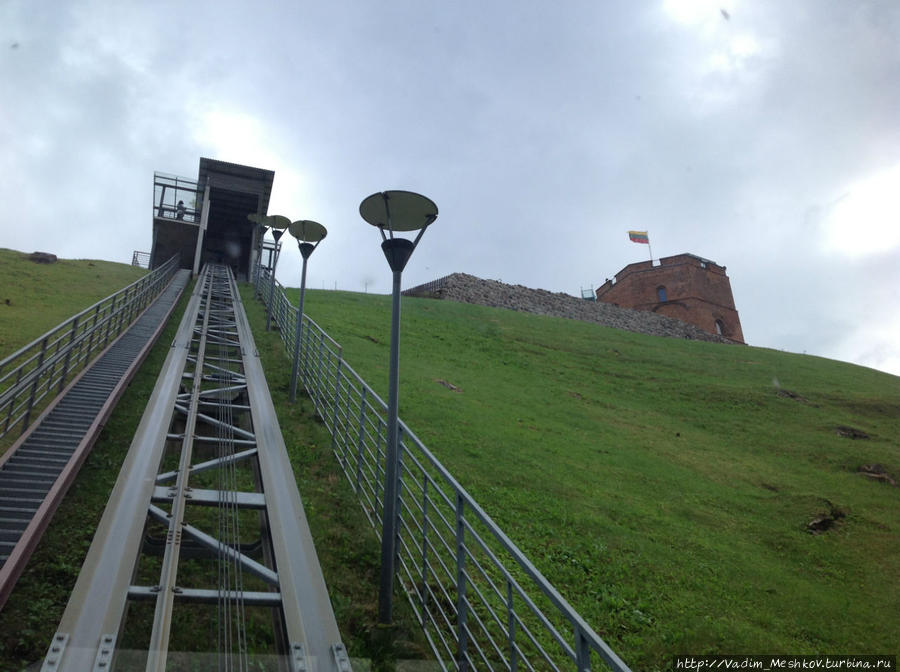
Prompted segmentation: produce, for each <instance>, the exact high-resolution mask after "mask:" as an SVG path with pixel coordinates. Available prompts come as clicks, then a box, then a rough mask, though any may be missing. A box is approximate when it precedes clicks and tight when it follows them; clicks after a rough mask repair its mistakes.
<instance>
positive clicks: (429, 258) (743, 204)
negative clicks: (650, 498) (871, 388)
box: [0, 0, 900, 374]
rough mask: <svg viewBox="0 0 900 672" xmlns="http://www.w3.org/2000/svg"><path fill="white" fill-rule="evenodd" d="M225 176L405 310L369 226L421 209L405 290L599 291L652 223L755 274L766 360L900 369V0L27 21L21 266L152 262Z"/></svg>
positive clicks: (436, 7)
mask: <svg viewBox="0 0 900 672" xmlns="http://www.w3.org/2000/svg"><path fill="white" fill-rule="evenodd" d="M288 5H290V6H288ZM201 156H205V157H210V158H214V159H220V160H224V161H231V162H235V163H242V164H247V165H252V166H256V167H260V168H266V169H271V170H274V171H275V182H274V187H273V193H272V199H271V206H270V209H269V214H284V215H287V216H288V217H290V218H291V219H314V220H316V221H319V222H321V223H322V224H324V225H325V226H326V227H327V228H328V231H329V235H328V238H327V239H326V240H325V241H323V243H322V245H321V246H320V247H319V249H318V250H317V251H316V253H315V255H313V257H312V258H311V259H310V263H309V279H308V284H309V286H311V287H315V288H322V287H326V288H334V287H335V286H337V287H338V288H339V289H346V290H353V291H363V290H364V289H366V288H368V291H370V292H380V293H387V292H389V291H390V271H389V269H388V266H387V263H386V261H385V259H384V257H383V255H382V253H381V251H380V249H379V242H380V238H379V236H378V234H377V232H376V231H375V230H374V229H372V228H371V227H369V226H368V225H367V224H365V223H364V222H363V220H362V219H360V217H359V214H358V206H359V202H360V201H361V200H362V199H363V198H364V197H366V196H368V195H369V194H371V193H373V192H376V191H382V190H385V189H409V190H413V191H418V192H420V193H423V194H425V195H427V196H429V197H430V198H432V199H433V200H434V201H435V202H436V203H437V204H438V207H439V209H440V216H439V217H438V220H437V222H436V223H435V224H434V225H433V226H432V227H431V228H430V229H429V230H428V232H427V233H426V234H425V236H424V238H423V239H422V242H421V244H420V246H419V248H418V249H417V251H416V253H415V255H414V256H413V258H412V260H411V261H410V263H409V266H408V267H407V270H406V271H405V273H404V286H407V287H408V286H412V285H415V284H419V283H421V282H425V281H428V280H432V279H434V278H437V277H440V276H443V275H446V274H449V273H453V272H465V273H471V274H473V275H477V276H480V277H483V278H492V279H499V280H502V281H504V282H507V283H516V284H522V285H526V286H529V287H534V288H543V289H548V290H552V291H562V292H567V293H570V294H574V295H578V294H579V292H580V290H581V288H589V287H591V286H597V285H599V284H601V283H602V282H603V281H604V279H605V278H607V277H611V276H612V275H613V274H614V273H616V272H617V271H618V270H620V269H621V268H622V267H623V266H625V265H626V264H629V263H632V262H635V261H641V260H644V259H647V258H648V248H647V246H645V245H637V244H634V243H631V242H629V240H628V236H627V231H628V230H629V229H641V230H644V229H646V230H648V231H649V232H650V242H651V245H652V251H653V255H654V257H660V256H663V257H664V256H669V255H674V254H679V253H682V252H690V253H693V254H696V255H699V256H702V257H706V258H708V259H711V260H713V261H716V262H717V263H720V264H723V265H725V266H727V269H728V275H729V277H730V278H731V285H732V289H733V291H734V298H735V303H736V305H737V309H738V311H739V313H740V317H741V322H742V325H743V331H744V336H745V338H746V340H747V342H748V343H750V344H752V345H758V346H765V347H771V348H778V349H784V350H789V351H793V352H807V353H809V354H816V355H822V356H825V357H830V358H835V359H840V360H846V361H852V362H856V363H859V364H863V365H866V366H871V367H875V368H879V369H882V370H885V371H890V372H892V373H894V374H900V2H897V0H868V1H867V0H789V1H788V0H755V1H752V2H749V1H746V0H745V1H741V0H717V1H706V0H652V1H650V0H648V1H640V0H621V1H605V2H601V1H600V0H585V1H570V0H563V1H561V2H531V1H527V0H524V1H523V0H517V1H515V2H513V1H512V0H508V1H506V2H493V3H491V2H485V1H484V0H477V1H475V0H464V1H459V2H448V1H446V0H443V1H441V2H432V1H429V0H407V1H396V0H385V1H381V2H379V1H374V2H373V1H359V2H350V1H348V2H340V1H336V2H305V1H302V0H301V1H295V2H292V3H287V2H252V3H251V2H232V1H227V0H224V1H223V0H219V1H217V2H208V3H207V2H198V1H194V2H165V1H156V2H152V3H148V2H136V1H129V0H121V1H117V2H113V1H111V0H98V1H95V2H92V1H88V0H70V1H67V2H61V1H59V2H51V1H49V0H46V1H43V2H36V1H35V0H0V175H2V178H0V203H2V204H3V205H2V211H0V247H7V248H12V249H17V250H22V251H26V252H31V251H34V250H42V251H47V252H53V253H55V254H57V255H59V256H62V257H67V258H99V259H107V260H113V261H122V262H129V261H130V259H131V254H132V251H134V250H144V251H149V249H150V245H151V225H152V195H153V185H152V179H153V172H154V171H155V170H159V171H164V172H168V173H174V174H178V175H183V176H187V177H192V178H196V175H197V168H198V164H199V158H200V157H201ZM282 259H283V260H284V261H283V265H282V266H281V267H280V268H279V274H278V275H279V279H280V280H281V281H282V282H284V283H285V284H288V285H293V286H297V285H299V268H300V262H299V259H300V258H299V253H298V252H297V251H296V249H295V248H294V247H293V246H292V247H291V248H290V249H286V253H285V254H283V255H282Z"/></svg>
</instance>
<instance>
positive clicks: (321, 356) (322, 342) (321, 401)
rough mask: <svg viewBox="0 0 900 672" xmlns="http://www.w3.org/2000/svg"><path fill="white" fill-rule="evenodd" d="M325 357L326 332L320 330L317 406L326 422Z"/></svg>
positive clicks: (317, 364)
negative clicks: (323, 387)
mask: <svg viewBox="0 0 900 672" xmlns="http://www.w3.org/2000/svg"><path fill="white" fill-rule="evenodd" d="M324 359H325V332H324V331H322V332H319V352H318V356H317V360H318V361H317V362H316V400H317V401H316V406H320V405H321V408H320V409H319V415H320V416H321V417H322V421H323V422H324V420H325V418H326V417H327V416H328V411H327V409H326V408H325V397H324V396H323V395H322V362H323V360H324Z"/></svg>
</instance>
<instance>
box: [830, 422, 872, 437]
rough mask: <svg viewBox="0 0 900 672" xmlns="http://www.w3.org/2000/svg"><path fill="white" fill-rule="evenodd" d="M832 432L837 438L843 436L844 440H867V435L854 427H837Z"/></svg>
mask: <svg viewBox="0 0 900 672" xmlns="http://www.w3.org/2000/svg"><path fill="white" fill-rule="evenodd" d="M834 431H835V432H836V433H837V435H838V436H843V437H844V438H846V439H868V438H869V435H868V434H866V433H865V432H864V431H863V430H861V429H856V427H848V426H847V425H838V426H837V427H835V428H834Z"/></svg>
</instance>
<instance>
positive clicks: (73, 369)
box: [0, 257, 178, 438]
mask: <svg viewBox="0 0 900 672" xmlns="http://www.w3.org/2000/svg"><path fill="white" fill-rule="evenodd" d="M176 270H178V259H177V257H172V258H171V259H169V261H167V262H166V263H165V264H163V265H162V266H160V267H159V268H157V269H156V270H154V271H152V272H150V273H148V274H147V275H145V276H144V277H142V278H140V279H139V280H136V281H135V282H133V283H131V284H130V285H128V286H127V287H125V288H124V289H121V290H119V291H118V292H116V293H115V294H112V295H110V296H108V297H106V298H105V299H102V300H100V301H98V302H97V303H95V304H94V305H92V306H91V307H89V308H85V309H84V310H82V311H81V312H80V313H78V314H77V315H74V316H73V317H70V318H69V319H68V320H66V321H65V322H63V323H62V324H60V325H58V326H56V327H54V328H53V329H51V330H50V331H48V332H47V333H46V334H44V335H43V336H40V337H38V338H37V339H36V340H34V341H32V342H31V343H29V344H28V345H26V346H24V347H23V348H21V349H19V350H18V351H16V352H14V353H13V354H11V355H10V356H9V357H7V358H6V359H4V360H2V361H0V438H3V437H4V436H5V435H6V434H7V433H9V432H10V431H12V430H13V429H15V428H16V427H19V428H20V429H19V433H20V434H21V433H22V432H24V431H25V430H26V429H27V428H28V425H29V422H30V421H31V419H32V416H33V415H34V412H35V411H36V410H37V409H39V408H41V402H42V401H44V400H45V399H47V398H48V396H49V399H52V398H53V397H55V396H56V395H57V394H58V393H60V392H62V391H63V389H64V388H65V386H66V383H68V382H70V381H71V379H72V378H74V377H75V375H76V374H77V373H78V372H79V371H81V370H82V369H83V368H84V367H85V366H87V364H88V363H89V362H91V361H92V360H93V359H94V356H95V355H97V354H99V353H100V351H102V350H103V349H104V348H105V347H106V346H107V345H108V344H109V343H110V342H111V341H113V340H115V339H116V337H117V336H118V335H119V334H121V333H122V332H123V331H125V329H127V327H128V326H129V325H130V324H131V323H132V321H134V320H135V319H136V318H137V316H138V315H139V314H140V313H141V311H142V310H143V309H144V308H145V307H147V306H148V305H149V304H150V302H151V301H153V299H155V298H156V296H157V295H158V294H159V293H160V292H161V291H162V290H163V289H164V288H165V286H166V285H167V284H168V282H169V279H170V278H171V277H172V275H173V274H174V273H175V271H176ZM49 399H47V400H48V401H49Z"/></svg>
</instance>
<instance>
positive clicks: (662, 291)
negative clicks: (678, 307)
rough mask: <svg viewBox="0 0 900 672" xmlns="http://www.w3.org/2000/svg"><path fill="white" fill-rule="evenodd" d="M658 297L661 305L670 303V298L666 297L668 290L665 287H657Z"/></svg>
mask: <svg viewBox="0 0 900 672" xmlns="http://www.w3.org/2000/svg"><path fill="white" fill-rule="evenodd" d="M656 297H657V298H658V299H659V302H660V303H663V302H664V301H668V298H667V297H666V288H665V287H663V286H662V285H660V286H659V287H657V288H656Z"/></svg>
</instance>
